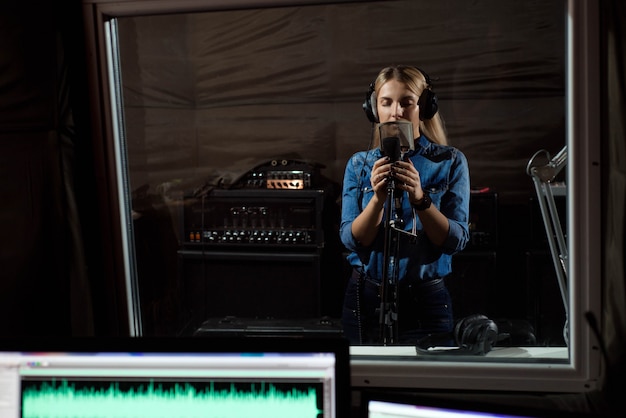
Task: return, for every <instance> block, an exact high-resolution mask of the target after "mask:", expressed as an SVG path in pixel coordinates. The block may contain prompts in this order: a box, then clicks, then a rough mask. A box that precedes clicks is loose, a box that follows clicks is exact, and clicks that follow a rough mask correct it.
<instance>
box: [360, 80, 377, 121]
mask: <svg viewBox="0 0 626 418" xmlns="http://www.w3.org/2000/svg"><path fill="white" fill-rule="evenodd" d="M363 111H364V112H365V116H367V119H369V121H370V122H372V123H378V115H377V114H376V94H375V91H374V83H371V84H370V87H369V89H368V90H367V93H366V94H365V101H363Z"/></svg>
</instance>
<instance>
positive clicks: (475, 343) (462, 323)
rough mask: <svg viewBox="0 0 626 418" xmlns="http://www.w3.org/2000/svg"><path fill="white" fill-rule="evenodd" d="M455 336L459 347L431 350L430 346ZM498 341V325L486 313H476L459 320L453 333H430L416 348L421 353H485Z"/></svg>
mask: <svg viewBox="0 0 626 418" xmlns="http://www.w3.org/2000/svg"><path fill="white" fill-rule="evenodd" d="M452 338H454V342H455V343H456V345H457V348H451V349H447V348H446V349H440V350H429V349H428V348H430V347H434V346H436V345H441V344H442V343H445V342H448V341H450V340H451V339H452ZM496 341H498V326H497V325H496V323H495V322H494V321H492V320H491V319H489V318H487V317H486V316H485V315H481V314H474V315H470V316H467V317H465V318H463V319H461V320H459V321H458V322H457V323H456V325H455V326H454V330H453V332H452V333H449V332H448V333H443V334H439V335H434V336H433V335H428V336H426V337H424V338H422V339H420V340H419V341H418V343H417V346H416V350H417V352H418V353H419V354H441V355H483V356H484V355H485V354H487V353H488V352H490V351H491V349H492V348H493V347H494V346H495V344H496Z"/></svg>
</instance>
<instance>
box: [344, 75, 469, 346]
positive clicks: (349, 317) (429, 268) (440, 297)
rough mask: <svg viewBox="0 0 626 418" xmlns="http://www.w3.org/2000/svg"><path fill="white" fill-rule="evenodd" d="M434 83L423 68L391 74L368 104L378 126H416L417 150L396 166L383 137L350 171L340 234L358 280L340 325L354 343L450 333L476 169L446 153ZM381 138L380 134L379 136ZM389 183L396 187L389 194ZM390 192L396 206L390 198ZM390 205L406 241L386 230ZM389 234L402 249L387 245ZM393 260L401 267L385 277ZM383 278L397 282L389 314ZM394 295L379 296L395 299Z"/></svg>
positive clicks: (453, 151)
mask: <svg viewBox="0 0 626 418" xmlns="http://www.w3.org/2000/svg"><path fill="white" fill-rule="evenodd" d="M430 84H431V83H430V80H429V78H428V76H426V75H425V73H423V72H422V71H420V70H419V69H418V68H415V67H411V66H393V67H387V68H384V69H383V70H382V71H381V72H380V73H379V74H378V77H377V78H376V80H375V82H374V83H373V84H372V86H371V87H370V92H369V93H368V96H371V97H368V98H367V99H366V103H364V105H363V106H364V109H365V111H366V113H367V114H368V117H369V118H370V120H371V121H372V122H374V123H376V124H378V123H380V124H382V123H386V122H394V121H400V122H402V121H408V122H410V123H411V125H412V127H413V134H414V135H413V136H414V138H415V140H414V143H415V145H414V148H415V149H414V150H408V151H407V152H406V153H405V154H404V156H403V157H402V159H401V160H398V161H395V162H393V163H392V162H390V160H389V157H386V156H383V153H382V151H381V150H380V147H379V146H378V142H380V141H379V138H376V140H375V141H373V142H374V145H375V146H374V147H372V148H371V149H369V150H368V151H361V152H357V153H356V154H354V155H353V156H352V157H351V158H350V160H349V161H348V163H347V165H346V170H345V176H344V184H343V196H342V215H341V227H340V234H341V240H342V242H343V244H344V245H345V246H346V248H347V249H348V250H349V251H350V254H349V256H348V261H349V262H350V265H351V266H352V267H353V274H352V277H351V278H350V280H349V282H348V286H347V289H346V294H345V299H344V307H343V313H342V324H343V328H344V332H345V335H346V336H347V337H348V338H349V339H350V340H351V342H352V343H353V344H373V343H387V342H391V343H408V344H415V343H416V342H417V341H418V340H419V339H420V338H423V337H425V336H427V335H431V334H439V333H446V332H450V331H451V330H452V328H453V315H452V306H451V301H450V295H449V293H448V290H447V289H446V287H445V283H444V278H445V276H446V275H448V274H449V273H450V272H451V262H452V255H453V254H454V253H456V252H458V251H461V250H462V249H463V248H464V247H465V245H466V243H467V241H468V239H469V229H468V217H469V191H470V181H469V170H468V166H467V160H466V158H465V156H464V155H463V154H462V153H461V152H460V151H459V150H458V149H456V148H453V147H450V146H448V145H447V139H446V134H445V130H444V127H443V123H442V120H441V117H440V115H439V112H438V106H437V97H436V96H435V94H434V93H433V91H432V89H431V85H430ZM376 126H379V125H374V127H376ZM377 133H378V130H377V129H375V130H374V134H373V136H379V135H377ZM390 182H392V184H393V186H394V187H392V188H389V187H388V185H389V183H390ZM392 190H393V194H394V199H388V193H389V192H390V191H392ZM387 200H389V202H387ZM392 202H396V203H395V205H394V207H393V210H392V211H391V212H392V215H391V216H392V217H398V218H399V219H398V220H397V222H396V223H395V224H394V225H396V228H398V229H399V228H400V227H398V226H397V225H400V226H401V227H402V229H403V230H404V231H407V232H408V233H399V232H397V231H395V229H393V228H389V227H388V226H387V225H388V222H386V221H385V220H386V219H387V211H388V210H387V208H386V206H387V204H388V203H392ZM386 231H392V232H387V233H386ZM391 236H393V237H395V239H397V241H396V242H397V245H393V246H389V244H388V242H389V237H391ZM386 237H387V239H385V238H386ZM385 247H387V249H388V250H387V251H385ZM389 248H392V250H389ZM385 253H387V256H385ZM390 257H393V260H394V261H393V262H394V264H393V265H395V266H397V267H396V269H395V270H393V269H390V268H387V270H386V271H385V266H389V262H390ZM390 270H393V271H394V273H391V274H390V273H389V271H390ZM384 273H386V274H387V277H390V276H392V275H393V276H397V277H395V278H396V281H393V283H397V288H396V289H397V292H394V293H396V294H397V298H396V297H393V298H392V299H386V298H385V300H391V301H392V302H393V304H392V306H391V307H390V306H389V305H387V304H385V305H384V306H381V298H380V292H381V286H380V284H381V281H382V278H383V277H384ZM392 278H393V277H392ZM390 289H393V287H389V286H385V287H383V289H382V290H383V291H386V292H387V293H386V294H387V295H389V294H390V292H389V291H390ZM396 301H397V305H396V303H395V302H396ZM396 312H397V315H396ZM381 322H382V324H381ZM388 330H395V331H392V332H389V331H388ZM389 336H391V337H389ZM388 338H391V340H388Z"/></svg>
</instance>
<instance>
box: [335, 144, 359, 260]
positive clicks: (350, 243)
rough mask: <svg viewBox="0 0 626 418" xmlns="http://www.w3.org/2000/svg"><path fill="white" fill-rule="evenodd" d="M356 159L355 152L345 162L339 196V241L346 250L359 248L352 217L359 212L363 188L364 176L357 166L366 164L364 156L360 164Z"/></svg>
mask: <svg viewBox="0 0 626 418" xmlns="http://www.w3.org/2000/svg"><path fill="white" fill-rule="evenodd" d="M358 160H359V158H358V157H357V155H356V154H355V155H353V156H352V157H351V158H350V159H349V160H348V163H347V164H346V170H345V173H344V176H343V192H342V196H341V225H340V227H339V233H340V236H341V242H342V243H343V245H344V246H345V247H346V248H347V249H348V250H350V251H354V252H355V251H357V250H358V249H359V247H360V245H359V243H358V242H357V240H356V239H355V238H354V236H353V235H352V222H354V219H355V218H356V217H357V216H358V215H359V212H360V208H359V201H360V196H361V193H362V189H363V184H361V183H363V181H362V179H363V178H365V175H364V174H365V173H364V172H363V173H358V172H357V170H358V168H357V166H358V165H363V166H364V165H365V164H366V158H361V161H360V164H359V161H358ZM359 171H365V170H359ZM360 179H361V180H360Z"/></svg>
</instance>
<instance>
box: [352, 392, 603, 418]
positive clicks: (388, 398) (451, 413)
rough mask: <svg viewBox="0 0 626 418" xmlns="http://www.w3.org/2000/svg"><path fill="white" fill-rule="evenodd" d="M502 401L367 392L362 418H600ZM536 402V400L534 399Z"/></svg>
mask: <svg viewBox="0 0 626 418" xmlns="http://www.w3.org/2000/svg"><path fill="white" fill-rule="evenodd" d="M513 399H514V397H511V399H509V400H508V401H507V400H506V399H503V398H499V400H498V401H496V400H493V399H492V400H488V399H487V398H481V396H480V395H479V394H471V395H468V396H462V395H459V396H454V395H448V396H436V395H427V394H426V395H425V394H408V393H406V392H400V393H398V392H396V393H387V392H380V393H376V392H374V393H368V394H367V395H365V396H364V397H363V399H362V408H361V410H362V413H361V418H549V417H554V416H559V417H566V418H598V417H599V416H600V415H598V414H595V413H592V412H581V411H572V410H564V408H563V406H564V405H559V407H557V405H556V404H554V407H548V406H544V407H542V406H541V405H525V404H523V403H520V401H519V400H518V401H517V402H515V401H513ZM535 401H536V398H535Z"/></svg>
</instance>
